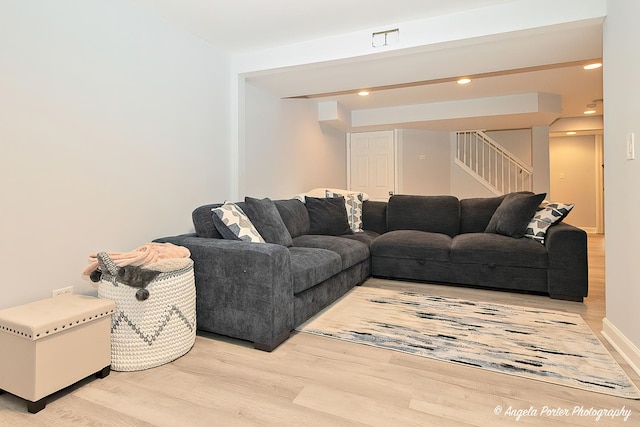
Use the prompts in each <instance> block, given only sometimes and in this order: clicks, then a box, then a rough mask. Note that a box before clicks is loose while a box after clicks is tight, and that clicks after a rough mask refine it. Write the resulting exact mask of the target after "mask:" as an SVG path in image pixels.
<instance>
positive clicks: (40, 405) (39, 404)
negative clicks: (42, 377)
mask: <svg viewBox="0 0 640 427" xmlns="http://www.w3.org/2000/svg"><path fill="white" fill-rule="evenodd" d="M45 406H47V398H46V397H43V398H42V399H40V400H37V401H35V402H31V401H30V400H27V411H29V413H30V414H35V413H37V412H40V411H42V410H43V409H44V407H45Z"/></svg>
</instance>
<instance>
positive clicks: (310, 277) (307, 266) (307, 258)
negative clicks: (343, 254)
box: [289, 247, 342, 294]
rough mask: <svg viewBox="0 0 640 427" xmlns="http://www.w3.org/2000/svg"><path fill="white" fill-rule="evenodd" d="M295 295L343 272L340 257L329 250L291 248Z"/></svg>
mask: <svg viewBox="0 0 640 427" xmlns="http://www.w3.org/2000/svg"><path fill="white" fill-rule="evenodd" d="M289 254H290V255H291V273H292V276H293V293H294V294H298V293H300V292H302V291H305V290H307V289H310V288H312V287H314V286H315V285H317V284H318V283H322V282H323V281H325V280H327V279H328V278H330V277H332V276H335V275H336V274H338V273H340V271H342V259H341V258H340V255H338V254H337V253H335V252H333V251H329V250H327V249H317V248H297V247H291V248H289Z"/></svg>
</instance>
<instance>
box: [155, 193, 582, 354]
mask: <svg viewBox="0 0 640 427" xmlns="http://www.w3.org/2000/svg"><path fill="white" fill-rule="evenodd" d="M503 198H504V196H503V197H495V198H486V199H467V200H458V199H457V198H455V197H452V196H393V197H391V199H390V200H389V202H388V203H387V202H374V201H367V202H364V203H363V206H362V209H363V211H362V219H363V228H364V231H363V232H357V233H353V234H346V235H340V236H334V235H322V234H310V232H314V225H313V224H312V222H311V221H310V217H309V213H308V211H307V207H306V206H305V204H304V203H302V202H300V201H299V200H296V199H291V200H276V201H274V202H273V203H274V204H275V206H276V207H277V211H278V213H279V215H280V217H281V219H282V222H284V225H285V226H286V229H287V231H288V233H289V234H290V236H291V239H290V242H291V244H290V246H284V245H282V244H275V243H249V242H244V241H240V240H227V239H224V238H222V236H221V235H220V233H219V232H218V231H217V229H216V227H215V224H214V222H213V220H212V211H211V210H212V208H214V207H218V206H220V204H215V205H205V206H201V207H199V208H197V209H195V210H194V212H193V215H192V216H193V222H194V226H195V233H192V234H185V235H180V236H172V237H164V238H161V239H157V240H156V241H158V242H170V243H174V244H177V245H181V246H185V247H187V248H189V250H190V251H191V257H192V259H193V261H194V271H195V280H196V292H197V296H196V298H197V299H196V301H197V325H198V329H201V330H204V331H209V332H213V333H217V334H222V335H227V336H230V337H234V338H240V339H243V340H247V341H251V342H253V343H254V346H255V347H256V348H258V349H261V350H266V351H271V350H273V349H274V348H275V347H277V346H278V345H279V344H280V343H282V342H283V341H284V340H286V339H287V338H288V337H289V335H290V332H291V331H292V330H293V329H294V328H295V327H297V326H298V325H300V324H301V323H303V322H305V321H306V320H308V319H309V318H310V317H312V316H313V315H315V314H316V313H318V312H319V311H320V310H322V309H323V308H325V307H327V306H328V305H330V304H331V303H332V302H334V301H335V300H336V299H338V298H339V297H340V296H342V295H343V294H345V293H346V292H347V291H348V290H349V289H351V288H352V287H354V286H356V285H358V284H360V283H362V282H363V281H364V280H365V279H366V278H367V277H369V276H370V275H373V276H376V277H384V278H396V279H405V280H416V281H425V282H431V283H451V284H461V285H473V286H482V287H490V288H496V289H505V290H520V291H533V292H540V293H544V294H548V295H549V296H551V297H552V298H561V299H568V300H574V301H582V298H583V297H585V296H586V295H587V288H588V278H587V243H586V233H585V232H584V231H582V230H580V229H578V228H575V227H573V226H571V225H568V224H565V223H562V222H560V223H559V224H556V225H553V226H551V227H550V228H549V230H548V232H547V236H546V239H545V242H544V244H541V243H539V242H537V241H535V240H532V239H528V238H513V237H507V236H504V235H501V234H496V233H485V232H484V231H485V229H486V228H487V225H488V224H489V222H490V221H491V218H492V216H493V214H494V212H496V210H497V209H498V207H499V206H500V204H501V203H502V200H503ZM238 205H239V206H240V207H241V208H242V209H243V210H244V209H245V206H244V204H243V203H242V202H240V203H238ZM315 232H317V228H316V230H315ZM287 237H288V236H287Z"/></svg>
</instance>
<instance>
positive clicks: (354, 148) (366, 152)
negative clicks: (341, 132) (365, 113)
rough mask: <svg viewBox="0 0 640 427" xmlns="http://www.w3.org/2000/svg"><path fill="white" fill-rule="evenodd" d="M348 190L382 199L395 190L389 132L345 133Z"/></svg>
mask: <svg viewBox="0 0 640 427" xmlns="http://www.w3.org/2000/svg"><path fill="white" fill-rule="evenodd" d="M347 176H348V177H349V189H350V190H352V191H361V192H363V193H367V194H368V195H369V198H370V199H371V200H382V201H386V200H388V199H389V196H390V195H391V194H393V192H394V191H395V140H394V132H393V131H380V132H359V133H351V134H349V170H348V171H347Z"/></svg>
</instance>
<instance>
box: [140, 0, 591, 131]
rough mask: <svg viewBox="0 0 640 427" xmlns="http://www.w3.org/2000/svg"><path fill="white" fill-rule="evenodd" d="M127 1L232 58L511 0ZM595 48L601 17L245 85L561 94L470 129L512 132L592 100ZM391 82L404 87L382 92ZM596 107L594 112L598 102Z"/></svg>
mask: <svg viewBox="0 0 640 427" xmlns="http://www.w3.org/2000/svg"><path fill="white" fill-rule="evenodd" d="M134 1H135V2H137V3H138V4H140V5H141V6H142V7H144V8H146V9H148V10H150V11H152V12H153V13H156V14H158V15H161V16H163V17H164V18H165V19H167V20H169V21H171V22H173V23H175V24H176V25H178V26H181V27H183V28H185V29H187V30H188V31H190V32H192V33H195V34H197V35H198V36H200V37H201V38H203V39H204V40H206V41H207V42H209V43H211V44H213V45H214V46H216V47H218V48H220V49H223V50H225V51H227V52H229V53H230V54H234V53H242V52H247V51H250V50H260V49H264V48H268V47H274V46H281V45H287V44H292V43H296V42H303V41H308V40H313V39H317V38H321V37H327V36H332V35H337V34H344V33H349V32H354V31H358V30H365V29H371V28H375V27H379V26H385V27H386V28H388V27H389V26H390V25H393V24H394V23H400V22H405V21H411V20H416V19H424V18H428V17H434V16H439V15H443V14H449V13H455V12H459V11H462V10H467V9H473V8H480V7H485V6H490V5H495V4H500V3H508V2H510V1H514V0H447V1H442V0H396V1H395V2H390V1H388V0H348V1H346V0H322V1H301V0H269V1H265V0H234V1H226V2H221V1H219V0H218V1H211V0H134ZM221 3H222V4H221ZM355 11H357V12H355ZM601 52H602V22H587V23H582V24H577V25H576V24H572V25H562V26H557V27H554V28H547V29H545V31H530V32H520V33H513V34H509V35H507V36H502V37H490V38H486V39H475V40H473V41H470V42H467V43H462V44H460V43H458V44H455V43H454V44H449V45H441V46H437V47H433V46H432V47H425V48H422V49H413V50H410V51H407V52H406V53H405V54H402V55H398V54H397V53H396V54H394V55H392V56H384V55H380V56H377V57H373V58H363V59H362V60H358V61H353V60H347V61H334V62H329V63H323V64H314V65H312V66H308V67H295V69H283V70H274V71H273V72H272V73H260V75H256V76H248V77H247V82H248V83H250V84H252V85H255V86H257V87H260V88H262V89H264V90H265V91H268V92H270V93H273V94H274V95H276V96H279V97H283V98H285V97H299V96H311V97H313V98H314V99H316V100H317V101H318V102H325V101H338V102H339V103H340V104H342V105H343V106H345V107H346V108H348V109H349V110H353V111H364V110H368V109H376V108H384V107H394V106H399V105H413V104H427V103H435V102H445V101H452V100H463V99H477V98H490V97H499V96H503V95H515V94H526V93H552V94H558V95H560V96H561V98H562V111H561V112H560V113H559V114H555V115H553V116H550V115H549V114H548V112H541V114H538V115H536V114H529V115H526V116H525V115H513V117H509V116H503V117H491V119H490V120H489V119H487V121H486V123H485V125H484V126H480V127H482V128H485V129H491V128H496V126H497V128H502V129H507V128H520V127H530V126H535V125H540V124H543V123H541V122H546V123H544V124H550V123H549V122H550V121H553V120H554V119H555V118H558V117H559V118H566V117H577V116H582V115H583V111H584V110H585V107H586V104H589V103H592V102H593V100H595V99H602V98H603V93H602V69H598V70H592V71H585V70H583V68H582V65H583V64H584V63H586V62H588V61H589V60H592V59H598V58H600V57H601V55H602V54H601ZM465 75H470V76H474V77H476V78H474V80H473V82H472V83H471V84H470V85H467V86H458V85H457V84H456V83H455V82H454V80H455V79H456V78H457V77H459V76H465ZM397 84H405V85H408V86H409V87H404V88H393V89H384V87H385V86H388V85H397ZM371 87H379V88H380V90H375V91H372V93H371V95H370V96H369V97H358V96H357V95H355V94H353V93H349V94H344V93H343V92H344V91H353V92H356V91H357V89H360V88H371ZM383 89H384V90H383ZM323 94H324V95H323ZM596 109H597V111H598V113H597V114H602V113H601V112H602V103H601V102H599V103H597V108H596ZM478 123H482V120H481V119H478V118H477V117H476V118H474V119H469V120H464V118H458V119H457V120H448V121H445V122H443V121H442V120H440V121H437V122H436V121H433V123H429V121H428V120H426V121H424V122H423V123H419V124H414V126H413V127H421V128H426V129H429V128H432V129H443V128H449V127H450V128H451V130H453V129H470V128H476V127H478ZM389 126H393V123H391V124H389Z"/></svg>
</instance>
